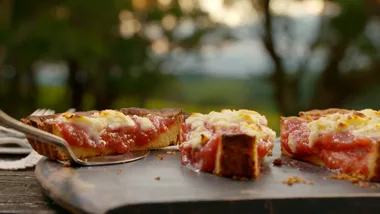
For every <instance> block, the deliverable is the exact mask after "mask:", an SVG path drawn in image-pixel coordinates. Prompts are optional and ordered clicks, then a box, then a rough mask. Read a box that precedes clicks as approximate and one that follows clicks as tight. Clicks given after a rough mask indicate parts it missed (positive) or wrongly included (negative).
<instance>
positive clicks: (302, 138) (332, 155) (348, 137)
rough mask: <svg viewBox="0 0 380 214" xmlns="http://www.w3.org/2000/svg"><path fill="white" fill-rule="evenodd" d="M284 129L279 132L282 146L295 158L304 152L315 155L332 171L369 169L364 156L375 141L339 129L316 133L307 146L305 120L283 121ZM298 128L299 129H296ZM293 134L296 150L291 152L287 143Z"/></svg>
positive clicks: (344, 171) (352, 171) (348, 171)
mask: <svg viewBox="0 0 380 214" xmlns="http://www.w3.org/2000/svg"><path fill="white" fill-rule="evenodd" d="M284 125H285V127H286V128H285V129H284V130H285V131H283V132H282V133H281V144H282V146H283V148H284V149H285V150H286V151H287V152H289V153H290V154H293V155H295V156H296V157H302V156H305V155H315V156H318V157H319V158H320V159H321V160H322V161H323V162H324V164H325V165H326V167H328V168H329V169H332V170H337V171H338V172H341V173H354V172H362V173H366V172H367V171H368V164H367V160H368V159H367V157H368V154H369V153H370V152H371V151H372V149H373V146H374V143H373V141H372V140H370V139H363V138H356V137H355V136H353V135H352V134H351V133H349V132H341V133H336V134H330V135H322V136H319V137H318V138H317V139H316V141H315V143H314V144H313V146H312V147H310V146H308V136H309V134H310V131H309V130H308V128H307V126H306V123H302V122H298V121H285V123H284ZM299 130H301V131H299ZM290 133H292V137H293V138H294V140H295V142H296V143H297V145H296V150H295V151H294V152H292V151H291V150H290V148H289V145H288V139H287V138H288V136H289V134H290Z"/></svg>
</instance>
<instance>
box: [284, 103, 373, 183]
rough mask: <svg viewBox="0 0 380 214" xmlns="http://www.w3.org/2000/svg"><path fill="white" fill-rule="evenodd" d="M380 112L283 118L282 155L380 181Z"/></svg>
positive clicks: (322, 112) (319, 112)
mask: <svg viewBox="0 0 380 214" xmlns="http://www.w3.org/2000/svg"><path fill="white" fill-rule="evenodd" d="M379 142H380V111H375V110H372V109H364V110H361V111H354V110H346V109H326V110H312V111H308V112H300V113H299V116H298V117H296V116H293V117H282V118H281V151H282V154H284V155H287V156H290V157H293V158H295V159H299V160H303V161H307V162H310V163H313V164H316V165H321V166H325V167H327V168H328V169H331V170H333V171H335V172H338V173H344V174H350V175H353V176H356V177H358V178H361V179H365V180H371V181H380V156H379V151H380V144H379Z"/></svg>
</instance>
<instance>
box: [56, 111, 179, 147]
mask: <svg viewBox="0 0 380 214" xmlns="http://www.w3.org/2000/svg"><path fill="white" fill-rule="evenodd" d="M131 118H132V120H134V121H135V123H136V126H133V127H130V126H120V127H118V128H115V129H110V128H109V127H108V128H106V129H104V130H102V132H101V134H100V138H96V136H90V134H91V132H92V130H86V129H85V128H83V127H81V126H79V125H77V124H75V123H71V122H61V123H59V124H58V127H59V128H60V133H61V135H62V137H63V138H64V139H65V140H66V141H67V142H68V144H70V145H74V146H80V147H84V148H86V147H92V148H95V149H98V150H104V149H105V148H114V149H116V150H117V152H119V153H124V152H127V151H129V150H130V149H132V148H134V147H141V146H145V145H147V144H149V142H151V141H152V140H154V139H155V138H157V137H158V135H159V134H161V133H163V132H165V131H166V130H167V129H168V127H170V126H171V125H173V124H174V123H175V120H174V119H171V118H159V117H156V118H154V117H148V118H149V119H150V121H152V123H153V125H154V128H152V129H148V130H142V129H141V125H140V124H139V123H138V122H137V121H136V119H135V118H134V117H131ZM102 141H104V142H105V143H102Z"/></svg>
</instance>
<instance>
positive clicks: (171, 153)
mask: <svg viewBox="0 0 380 214" xmlns="http://www.w3.org/2000/svg"><path fill="white" fill-rule="evenodd" d="M165 153H166V154H168V155H175V153H176V152H175V151H166V152H165Z"/></svg>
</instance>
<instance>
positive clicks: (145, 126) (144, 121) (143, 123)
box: [133, 115, 155, 131]
mask: <svg viewBox="0 0 380 214" xmlns="http://www.w3.org/2000/svg"><path fill="white" fill-rule="evenodd" d="M133 117H134V118H135V119H136V121H137V122H138V123H139V124H140V127H141V130H143V131H147V130H149V129H152V128H155V126H154V125H153V123H152V121H150V120H149V119H148V118H146V117H138V116H136V115H134V116H133Z"/></svg>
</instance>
